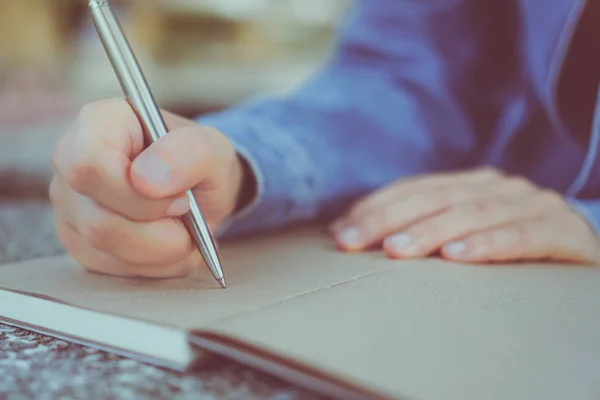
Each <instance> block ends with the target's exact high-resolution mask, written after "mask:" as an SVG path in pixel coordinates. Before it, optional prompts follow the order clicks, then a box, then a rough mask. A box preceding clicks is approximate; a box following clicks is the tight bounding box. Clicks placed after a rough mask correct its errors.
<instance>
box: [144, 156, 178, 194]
mask: <svg viewBox="0 0 600 400" xmlns="http://www.w3.org/2000/svg"><path fill="white" fill-rule="evenodd" d="M135 169H136V173H138V174H139V175H141V176H142V177H144V179H146V181H147V182H148V183H150V184H151V185H154V186H160V187H163V186H167V185H168V184H169V183H170V182H171V180H172V179H173V174H172V172H171V167H170V166H169V164H167V162H166V161H165V160H164V158H162V157H160V156H158V155H156V154H154V153H153V152H152V151H147V152H146V153H144V154H142V155H141V156H140V158H139V159H138V160H136V162H135Z"/></svg>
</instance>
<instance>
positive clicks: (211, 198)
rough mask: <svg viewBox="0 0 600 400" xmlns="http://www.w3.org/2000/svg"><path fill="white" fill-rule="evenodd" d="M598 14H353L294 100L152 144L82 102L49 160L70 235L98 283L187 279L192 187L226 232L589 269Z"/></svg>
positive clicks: (62, 222)
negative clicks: (303, 235)
mask: <svg viewBox="0 0 600 400" xmlns="http://www.w3.org/2000/svg"><path fill="white" fill-rule="evenodd" d="M598 8H599V5H598V2H581V1H559V0H528V1H524V0H510V1H501V2H500V1H498V2H484V1H475V0H453V1H450V2H448V1H443V2H441V1H440V2H438V1H417V0H414V1H413V0H406V1H391V0H389V1H387V0H368V1H366V0H365V1H360V2H358V3H357V4H356V5H355V6H354V7H353V8H352V9H351V11H350V12H349V15H348V17H347V20H346V22H345V23H344V24H343V26H342V27H341V28H340V36H339V41H338V43H337V46H336V49H335V51H334V53H333V54H332V56H331V58H330V59H329V60H328V61H327V63H326V64H325V65H324V66H323V68H322V69H321V70H320V71H319V72H318V73H316V74H315V76H313V77H312V78H311V79H309V80H307V81H306V82H305V83H304V84H302V85H301V86H299V87H298V88H297V89H296V90H294V91H293V92H291V93H289V94H286V95H281V96H274V97H259V98H254V99H251V100H248V101H246V102H244V103H242V104H239V105H237V106H234V107H232V108H230V109H228V110H224V111H219V112H215V113H212V114H208V115H204V116H201V117H199V118H198V119H197V120H195V121H192V120H186V119H184V118H182V117H179V116H177V115H173V114H171V113H169V112H167V111H165V112H164V115H165V118H166V121H167V124H168V126H169V128H170V130H171V132H170V133H169V134H168V135H166V136H165V137H163V138H161V139H160V140H159V141H158V142H157V143H155V144H153V145H151V146H150V147H149V148H147V149H145V150H144V149H143V138H142V132H141V129H140V126H139V123H138V121H137V119H136V117H135V115H134V113H133V112H132V111H131V109H130V108H129V107H128V105H127V104H126V103H125V102H124V101H122V100H118V99H113V100H107V101H101V102H96V103H93V104H89V105H87V106H85V107H83V109H82V110H81V112H80V114H79V116H78V117H77V119H76V121H75V123H74V125H73V128H72V129H71V130H70V131H69V132H67V133H66V134H65V135H64V136H63V137H62V139H61V140H60V141H59V143H58V144H57V146H56V149H55V151H54V155H53V165H54V170H55V176H54V179H53V181H52V184H51V185H50V197H51V201H52V204H53V205H54V208H55V215H56V224H57V231H58V233H59V236H60V238H61V241H62V242H63V244H64V246H65V248H66V249H67V250H68V251H69V252H70V253H71V254H72V256H73V257H74V258H75V259H76V260H77V261H78V262H80V263H81V264H82V265H83V266H84V267H85V268H87V269H89V270H91V271H97V272H101V273H105V274H113V275H121V276H144V277H155V278H166V277H176V276H185V275H186V274H188V273H189V272H190V271H191V269H193V268H194V266H195V265H198V263H199V262H200V256H199V254H198V252H197V251H194V250H193V246H192V244H191V241H190V238H189V235H188V234H187V232H186V231H185V229H184V228H183V226H182V224H181V223H180V221H179V220H178V219H177V218H173V217H177V216H179V215H182V214H184V213H185V212H186V211H187V210H188V204H187V202H186V200H185V198H184V197H183V193H184V191H185V190H187V189H193V190H194V192H195V193H196V195H197V197H198V199H199V202H200V205H201V207H202V209H203V210H204V213H205V215H206V217H207V219H208V220H209V223H210V226H211V227H212V229H214V231H215V233H216V235H217V236H218V237H219V238H231V237H237V236H240V235H248V234H251V233H254V232H259V231H265V230H273V229H278V228H282V227H284V226H288V225H291V224H295V223H299V222H302V221H310V220H320V221H327V222H328V223H329V224H330V232H331V234H332V237H333V239H334V240H335V242H336V243H337V244H338V246H339V248H340V249H341V250H343V251H353V252H356V251H363V250H365V249H370V248H372V247H373V246H383V249H385V251H386V253H387V254H388V255H389V256H390V258H392V259H408V258H419V257H427V256H430V255H433V254H440V255H441V256H442V257H445V258H447V259H449V260H452V261H459V262H470V263H479V264H481V263H494V262H512V261H529V260H543V261H561V262H568V263H576V264H595V263H597V262H598V261H600V241H599V236H598V235H599V233H600V160H599V159H598V149H599V147H600V143H599V140H600V136H599V135H600V133H599V129H600V114H599V113H598V107H600V106H599V105H597V104H596V98H597V89H598V79H599V76H600V63H599V50H598V49H597V46H595V42H596V41H595V40H594V38H595V37H598V34H599V33H600V32H598V28H597V24H595V23H594V22H593V21H594V18H595V16H596V15H600V14H598V11H599V10H598ZM540 10H544V12H543V13H541V12H540ZM391 262H393V261H391Z"/></svg>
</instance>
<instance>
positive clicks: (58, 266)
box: [0, 228, 392, 329]
mask: <svg viewBox="0 0 600 400" xmlns="http://www.w3.org/2000/svg"><path fill="white" fill-rule="evenodd" d="M221 254H222V259H223V265H224V270H225V274H226V278H227V282H228V288H227V289H226V290H223V289H220V288H218V284H217V283H216V282H215V281H214V279H213V278H212V276H211V275H210V274H209V273H208V271H207V270H206V269H205V268H201V269H199V270H198V271H196V273H195V274H194V275H193V276H191V277H187V278H183V279H174V280H144V279H122V278H115V277H109V276H103V275H97V274H91V273H87V272H85V271H83V270H82V269H81V268H80V267H79V266H77V265H75V263H74V262H72V261H70V260H68V259H67V258H66V257H57V258H52V259H40V260H34V261H28V262H24V263H19V264H15V265H11V266H2V267H1V268H0V287H6V288H10V289H16V290H22V291H26V292H32V293H38V294H42V295H44V296H49V297H54V298H57V299H60V300H62V301H65V302H67V303H70V304H74V305H77V306H79V307H84V308H90V309H93V310H98V311H103V312H109V313H117V314H121V315H125V316H131V317H135V318H139V319H144V320H149V321H154V322H160V323H162V324H165V325H170V326H174V327H177V328H182V329H189V328H197V327H201V326H204V325H207V324H211V323H212V322H214V321H218V320H220V319H224V318H231V317H233V316H236V315H239V314H243V313H246V312H249V311H252V310H256V309H260V308H261V307H265V306H267V305H270V304H274V303H278V302H283V301H285V300H286V299H289V298H293V297H295V296H298V295H301V294H305V293H309V292H311V291H314V290H317V289H320V288H325V287H330V286H332V285H336V284H338V283H341V282H345V281H347V280H351V279H355V278H357V277H359V276H363V275H367V274H370V273H373V272H376V271H380V270H383V269H389V268H390V267H392V265H391V264H390V263H389V262H388V261H387V260H386V259H385V258H384V257H382V256H381V255H360V256H356V255H349V254H340V253H339V252H338V251H337V250H335V248H334V247H333V244H332V243H331V241H330V240H329V239H328V238H326V237H325V235H324V234H322V233H321V232H320V231H317V230H316V229H314V228H306V229H301V230H294V231H286V232H281V233H279V234H277V235H275V236H267V237H257V238H255V239H249V240H244V241H240V242H235V243H229V244H226V245H224V246H223V248H222V249H221Z"/></svg>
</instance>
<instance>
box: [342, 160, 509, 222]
mask: <svg viewBox="0 0 600 400" xmlns="http://www.w3.org/2000/svg"><path fill="white" fill-rule="evenodd" d="M501 178H502V174H501V172H499V171H498V170H495V169H492V168H482V169H479V170H476V171H466V172H454V173H447V172H443V173H437V174H428V175H424V176H417V177H414V178H408V179H404V180H399V181H397V182H396V183H393V184H391V185H388V186H386V187H384V188H382V189H380V190H378V191H375V192H374V193H372V194H370V195H369V196H367V197H365V198H364V199H363V200H360V201H359V202H358V203H357V204H356V205H354V206H353V207H352V208H351V210H350V211H349V212H348V213H347V215H345V216H344V218H343V219H347V220H358V219H361V218H362V217H364V216H365V215H367V214H370V213H373V212H376V211H377V210H378V209H380V208H381V207H383V206H386V205H388V204H390V203H393V202H395V201H397V200H398V199H402V198H405V197H408V196H410V195H413V194H415V193H417V192H419V191H427V190H431V189H432V188H434V187H439V186H443V187H453V186H462V185H477V184H484V183H488V182H493V181H497V180H499V179H501Z"/></svg>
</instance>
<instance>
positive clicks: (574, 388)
mask: <svg viewBox="0 0 600 400" xmlns="http://www.w3.org/2000/svg"><path fill="white" fill-rule="evenodd" d="M215 329H216V330H218V331H220V332H222V333H224V334H226V335H228V336H233V337H236V338H238V339H241V340H242V341H246V342H250V343H252V344H255V345H258V346H260V347H264V348H267V349H270V350H271V351H274V352H275V353H280V354H285V355H288V356H291V357H292V358H294V359H297V360H300V361H307V362H309V363H312V364H313V365H314V366H316V367H319V368H321V369H324V370H328V371H330V372H331V373H336V374H337V375H339V376H341V377H342V378H346V379H347V380H350V381H353V382H355V383H357V384H362V385H364V386H366V387H370V388H371V389H374V390H380V391H383V392H391V393H394V394H396V395H398V396H400V397H401V398H404V399H422V400H470V399H473V400H475V399H486V400H496V399H497V400H504V399H528V400H537V399H540V400H542V399H543V400H554V399H556V400H564V399H598V398H600V339H599V338H600V269H597V268H596V269H594V268H588V269H585V268H573V267H560V266H553V267H547V266H546V267H542V266H538V267H535V266H513V267H501V266H495V267H481V266H462V265H454V264H450V263H445V262H441V261H431V260H429V261H417V262H411V263H404V264H402V265H400V267H399V268H395V269H392V270H387V271H380V272H377V273H374V274H372V275H369V276H366V277H362V278H360V279H356V280H352V281H349V282H347V283H344V284H341V285H337V286H335V287H332V288H329V289H324V290H319V291H316V292H313V293H311V294H310V295H308V296H299V297H297V298H295V299H292V300H290V301H288V302H285V303H281V304H278V305H276V306H273V307H267V308H263V309H262V310H260V311H258V312H256V313H253V314H246V315H244V316H241V317H238V318H234V319H231V320H229V321H222V322H221V323H219V324H218V325H217V326H216V327H213V330H215Z"/></svg>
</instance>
